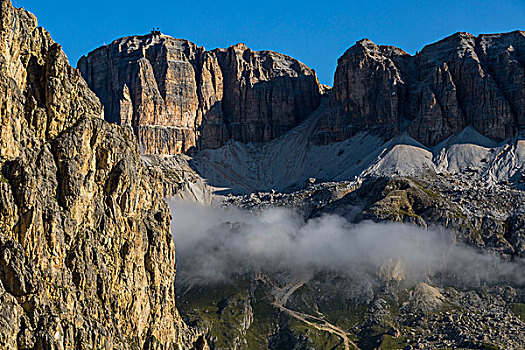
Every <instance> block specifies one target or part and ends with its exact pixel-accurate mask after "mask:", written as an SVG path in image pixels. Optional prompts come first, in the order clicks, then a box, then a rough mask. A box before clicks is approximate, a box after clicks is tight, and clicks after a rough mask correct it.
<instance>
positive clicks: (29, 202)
mask: <svg viewBox="0 0 525 350" xmlns="http://www.w3.org/2000/svg"><path fill="white" fill-rule="evenodd" d="M0 4H1V9H0V10H1V13H0V18H1V21H0V36H1V40H0V62H1V64H0V169H1V174H0V348H2V349H102V348H103V349H130V348H141V349H174V348H176V346H177V344H178V345H180V346H182V347H187V346H188V345H187V343H188V341H187V339H186V337H191V335H189V333H184V332H182V331H181V329H182V327H183V325H182V321H181V319H180V317H179V315H178V312H177V310H176V308H175V291H174V279H175V249H174V243H173V241H172V237H171V234H170V229H169V224H170V214H169V210H168V207H167V205H166V204H165V202H164V201H163V199H162V189H161V185H160V182H159V181H158V179H157V178H155V174H154V173H151V172H150V171H149V170H147V169H146V168H145V167H144V166H143V165H142V163H141V160H140V156H139V151H138V147H137V145H136V142H135V138H134V137H133V134H132V133H131V132H130V131H129V130H128V131H127V130H125V129H124V128H121V127H119V126H116V125H112V124H110V123H107V122H105V121H104V120H103V119H102V114H103V109H102V106H101V104H100V102H99V100H98V99H97V97H96V96H95V94H94V93H92V92H91V91H90V90H89V88H88V86H87V85H86V83H85V82H84V80H83V79H82V77H81V75H80V73H79V72H78V71H77V70H75V69H73V68H72V67H70V66H69V64H68V61H67V58H66V56H65V54H64V53H63V52H62V50H61V47H60V45H58V44H57V43H55V42H53V40H52V39H51V37H50V36H49V34H48V33H47V32H46V31H45V30H44V29H42V28H40V27H37V21H36V18H35V17H34V16H33V15H32V14H30V13H29V12H27V11H25V10H23V9H15V8H13V7H12V5H11V3H10V1H9V0H1V2H0Z"/></svg>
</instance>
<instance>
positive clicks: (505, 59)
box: [317, 31, 525, 146]
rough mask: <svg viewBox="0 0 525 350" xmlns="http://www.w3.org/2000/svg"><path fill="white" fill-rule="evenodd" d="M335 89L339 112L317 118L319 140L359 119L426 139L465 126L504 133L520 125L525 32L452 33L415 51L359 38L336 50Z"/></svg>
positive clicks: (356, 126)
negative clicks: (339, 52)
mask: <svg viewBox="0 0 525 350" xmlns="http://www.w3.org/2000/svg"><path fill="white" fill-rule="evenodd" d="M332 91H333V95H332V97H333V102H334V103H335V104H336V105H338V106H340V107H341V113H340V114H339V115H337V116H332V117H327V118H325V119H324V120H323V121H322V122H321V124H320V126H319V132H318V135H317V138H318V140H319V141H321V142H322V143H326V142H331V141H336V140H342V139H345V138H347V137H348V136H349V135H352V134H355V132H356V131H358V130H362V128H363V127H364V128H367V129H372V128H376V129H377V128H379V129H380V130H381V133H382V134H384V135H385V136H387V137H390V136H393V135H395V134H397V133H399V132H402V131H408V132H409V134H410V135H411V136H412V137H414V138H415V139H416V140H418V141H420V142H422V143H424V144H425V145H427V146H433V145H436V144H438V143H439V142H441V141H443V140H444V139H446V138H447V137H448V136H450V135H452V134H454V133H458V132H461V131H462V130H463V129H464V128H465V127H467V126H473V127H474V128H476V129H477V130H478V131H479V132H480V133H482V134H483V135H485V136H488V137H490V138H492V139H494V140H503V139H505V138H508V137H511V136H513V135H515V134H516V132H517V131H518V130H520V129H524V128H525V32H522V31H515V32H511V33H505V34H488V35H480V36H478V37H475V36H473V35H471V34H468V33H457V34H454V35H452V36H450V37H448V38H446V39H443V40H441V41H439V42H437V43H435V44H432V45H429V46H426V47H425V48H424V49H423V50H422V51H421V52H420V53H418V54H416V55H415V56H411V55H409V54H407V53H406V52H404V51H402V50H400V49H398V48H394V47H391V46H378V45H376V44H374V43H373V42H371V41H370V40H368V39H364V40H361V41H359V42H357V43H356V44H355V45H354V46H352V47H351V48H350V49H348V51H347V52H346V53H345V54H344V55H343V56H342V57H341V58H339V61H338V66H337V70H336V73H335V79H334V88H333V90H332Z"/></svg>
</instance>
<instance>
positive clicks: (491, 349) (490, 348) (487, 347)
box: [481, 343, 500, 350]
mask: <svg viewBox="0 0 525 350" xmlns="http://www.w3.org/2000/svg"><path fill="white" fill-rule="evenodd" d="M481 346H483V349H484V350H500V348H498V347H497V346H496V345H494V344H492V343H483V344H481Z"/></svg>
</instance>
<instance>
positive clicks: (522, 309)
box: [509, 303, 525, 321]
mask: <svg viewBox="0 0 525 350" xmlns="http://www.w3.org/2000/svg"><path fill="white" fill-rule="evenodd" d="M509 310H510V311H511V312H512V313H513V314H514V315H516V316H518V317H519V318H520V319H521V320H524V321H525V304H521V303H516V304H514V303H513V304H509Z"/></svg>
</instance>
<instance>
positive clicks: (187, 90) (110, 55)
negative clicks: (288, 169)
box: [78, 33, 322, 154]
mask: <svg viewBox="0 0 525 350" xmlns="http://www.w3.org/2000/svg"><path fill="white" fill-rule="evenodd" d="M78 68H79V69H80V71H81V72H82V75H83V77H84V78H85V79H86V81H87V83H88V84H89V86H90V88H91V89H92V90H93V91H95V93H96V94H97V96H98V97H99V98H100V100H101V101H102V103H103V105H104V107H105V118H106V120H108V121H110V122H114V123H117V124H121V125H128V126H131V127H132V128H133V130H134V132H135V134H136V135H137V136H138V139H139V142H140V144H141V151H142V152H143V153H144V154H179V153H184V152H187V151H188V150H190V149H191V148H193V147H197V148H201V149H204V148H217V147H220V146H222V145H224V144H225V142H226V141H228V140H237V141H242V142H261V141H268V140H271V139H274V138H276V137H278V136H280V135H282V134H283V133H285V132H286V131H288V130H290V129H291V128H292V127H294V126H296V125H297V124H298V123H299V122H300V121H302V120H303V119H304V118H305V117H306V116H307V115H309V114H310V113H311V112H312V111H313V110H315V109H316V108H317V106H318V105H319V102H320V95H321V92H320V91H321V90H322V87H321V86H320V84H319V82H318V80H317V77H316V75H315V72H314V71H313V70H312V69H310V68H308V67H306V66H305V65H304V64H302V63H301V62H299V61H297V60H295V59H293V58H291V57H288V56H285V55H282V54H279V53H276V52H271V51H260V52H255V51H251V50H250V49H248V48H247V47H246V46H245V45H244V44H238V45H235V46H231V47H230V48H228V49H216V50H213V51H205V50H204V48H202V47H198V46H196V45H195V44H193V43H191V42H189V41H187V40H181V39H174V38H171V37H169V36H166V35H160V34H158V33H152V34H150V35H145V36H132V37H127V38H122V39H119V40H116V41H114V42H113V43H111V44H110V45H108V46H103V47H101V48H99V49H97V50H95V51H93V52H91V53H90V54H89V55H87V56H85V57H82V58H81V59H80V61H79V62H78Z"/></svg>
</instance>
